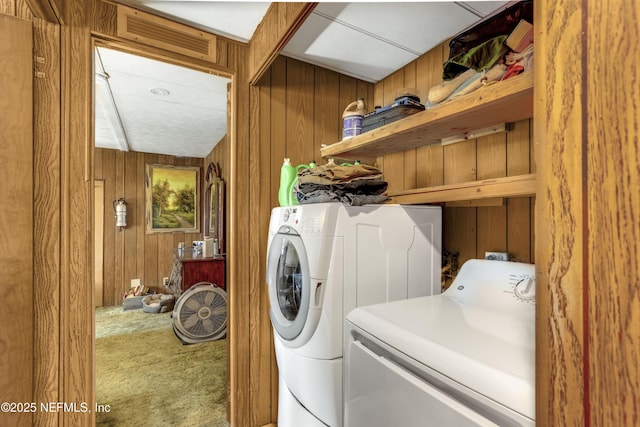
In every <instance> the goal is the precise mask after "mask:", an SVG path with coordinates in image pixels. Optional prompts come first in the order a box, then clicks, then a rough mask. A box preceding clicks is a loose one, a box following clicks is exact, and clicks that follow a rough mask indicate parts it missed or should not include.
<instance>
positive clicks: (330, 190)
mask: <svg viewBox="0 0 640 427" xmlns="http://www.w3.org/2000/svg"><path fill="white" fill-rule="evenodd" d="M387 185H388V184H387V182H386V181H384V180H383V179H382V172H381V171H380V170H379V169H378V168H376V167H374V166H369V165H362V164H359V165H336V164H333V163H328V164H326V165H322V166H316V167H315V168H309V169H301V170H300V171H298V183H297V184H296V187H295V192H296V197H297V199H298V203H300V204H307V203H322V202H337V201H339V202H342V203H343V204H345V205H348V206H361V205H364V204H370V203H384V202H385V201H387V200H388V198H387V196H385V195H384V194H383V193H384V192H385V191H386V189H387Z"/></svg>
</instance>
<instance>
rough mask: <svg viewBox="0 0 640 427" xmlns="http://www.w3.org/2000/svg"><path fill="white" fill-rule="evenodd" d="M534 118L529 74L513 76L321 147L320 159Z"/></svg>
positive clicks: (369, 155) (383, 150) (385, 150)
mask: <svg viewBox="0 0 640 427" xmlns="http://www.w3.org/2000/svg"><path fill="white" fill-rule="evenodd" d="M531 117H533V73H532V72H526V73H523V74H520V75H518V76H515V77H511V78H510V79H507V80H505V81H502V82H498V83H495V84H492V85H489V86H486V87H482V88H480V89H478V90H476V91H474V92H471V93H469V94H467V95H464V96H461V97H459V98H456V99H453V100H451V101H445V102H443V103H442V104H440V105H437V106H435V107H432V108H429V109H427V110H424V111H421V112H419V113H416V114H413V115H411V116H407V117H406V118H404V119H401V120H398V121H396V122H393V123H389V124H388V125H385V126H381V127H379V128H376V129H373V130H370V131H368V132H365V133H363V134H361V135H358V136H356V137H353V138H351V139H348V140H345V141H341V142H337V143H335V144H332V145H329V146H327V147H324V148H322V149H321V150H320V154H321V156H322V157H325V158H327V157H332V158H338V159H350V160H358V159H360V160H364V159H373V158H376V157H378V156H382V155H384V154H389V153H394V152H398V151H404V150H408V149H411V148H416V147H420V146H424V145H429V144H435V143H440V142H441V140H442V138H446V137H450V136H454V135H460V134H463V133H465V132H470V131H474V130H477V129H482V128H485V127H488V126H493V125H496V124H500V123H510V122H517V121H519V120H524V119H527V118H531Z"/></svg>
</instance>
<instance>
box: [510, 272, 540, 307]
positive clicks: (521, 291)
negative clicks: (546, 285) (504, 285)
mask: <svg viewBox="0 0 640 427" xmlns="http://www.w3.org/2000/svg"><path fill="white" fill-rule="evenodd" d="M509 282H510V284H511V286H512V287H513V295H514V296H515V297H516V298H517V299H518V300H520V301H522V302H528V303H532V304H535V302H536V278H535V276H530V275H526V274H520V275H518V274H512V275H511V277H510V281H509Z"/></svg>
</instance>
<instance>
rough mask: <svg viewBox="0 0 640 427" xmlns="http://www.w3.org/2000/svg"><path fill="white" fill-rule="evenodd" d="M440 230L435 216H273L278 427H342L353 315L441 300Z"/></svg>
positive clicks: (312, 210) (330, 208) (404, 209)
mask: <svg viewBox="0 0 640 427" xmlns="http://www.w3.org/2000/svg"><path fill="white" fill-rule="evenodd" d="M441 229H442V213H441V209H440V207H437V206H403V205H367V206H358V207H346V206H344V205H342V204H341V203H317V204H308V205H300V206H292V207H281V208H275V209H273V211H272V213H271V221H270V226H269V249H268V254H267V284H268V288H269V299H270V303H271V310H270V313H269V314H270V316H271V322H272V324H273V327H274V342H275V350H276V358H277V362H278V368H279V373H280V382H279V384H280V393H279V406H278V426H279V427H287V426H295V427H306V426H316V425H317V426H325V425H328V426H331V427H337V426H341V425H342V376H343V372H342V355H343V345H344V319H345V316H346V314H347V313H348V312H349V311H350V310H352V309H353V308H355V307H359V306H363V305H368V304H376V303H381V302H385V301H394V300H399V299H406V298H412V297H418V296H423V295H431V294H437V293H440V269H441V239H442V230H441Z"/></svg>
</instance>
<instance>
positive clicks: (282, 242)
mask: <svg viewBox="0 0 640 427" xmlns="http://www.w3.org/2000/svg"><path fill="white" fill-rule="evenodd" d="M310 282H311V280H310V277H309V260H308V258H307V252H306V251H305V249H304V243H303V241H302V238H301V237H300V235H299V234H297V233H296V232H295V230H293V229H292V228H290V227H287V226H283V227H281V228H280V230H278V233H277V234H275V235H274V236H273V240H272V241H271V245H270V246H269V253H268V254H267V284H268V286H269V301H270V302H271V310H270V311H269V315H270V317H271V323H272V324H273V327H274V328H275V330H276V332H277V333H278V334H279V335H280V336H281V337H282V338H283V339H285V340H293V339H295V338H296V337H297V336H298V335H300V333H301V332H302V330H303V328H304V326H305V323H306V321H307V317H308V313H309V301H310V293H311V292H310Z"/></svg>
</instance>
